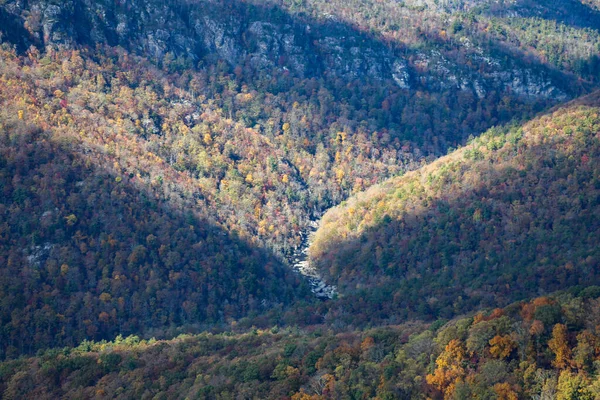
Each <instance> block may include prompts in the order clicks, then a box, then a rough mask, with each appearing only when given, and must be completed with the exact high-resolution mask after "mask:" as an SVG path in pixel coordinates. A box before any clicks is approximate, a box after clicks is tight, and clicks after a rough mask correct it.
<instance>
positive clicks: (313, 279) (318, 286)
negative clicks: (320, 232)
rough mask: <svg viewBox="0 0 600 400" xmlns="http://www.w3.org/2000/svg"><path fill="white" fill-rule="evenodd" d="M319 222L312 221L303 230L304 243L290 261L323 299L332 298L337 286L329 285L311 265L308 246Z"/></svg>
mask: <svg viewBox="0 0 600 400" xmlns="http://www.w3.org/2000/svg"><path fill="white" fill-rule="evenodd" d="M319 222H320V220H317V221H311V223H310V226H309V228H308V229H307V230H306V231H304V232H302V233H301V235H302V243H301V244H300V246H298V247H297V248H296V250H295V251H294V252H293V253H292V255H291V256H290V257H288V261H289V262H290V264H291V266H292V268H293V269H294V270H296V271H298V272H299V273H300V274H301V275H303V276H304V277H306V279H308V282H309V284H310V288H311V291H312V292H313V293H314V295H315V296H316V297H317V298H319V299H322V300H327V299H332V298H333V297H334V296H335V294H336V293H337V289H336V287H335V286H332V285H328V284H327V283H325V281H324V280H323V278H322V277H321V275H320V274H319V272H318V271H317V270H316V269H315V268H314V267H312V266H311V265H310V259H309V257H308V248H309V247H310V245H311V244H312V241H313V238H314V236H315V233H316V232H317V229H318V228H319Z"/></svg>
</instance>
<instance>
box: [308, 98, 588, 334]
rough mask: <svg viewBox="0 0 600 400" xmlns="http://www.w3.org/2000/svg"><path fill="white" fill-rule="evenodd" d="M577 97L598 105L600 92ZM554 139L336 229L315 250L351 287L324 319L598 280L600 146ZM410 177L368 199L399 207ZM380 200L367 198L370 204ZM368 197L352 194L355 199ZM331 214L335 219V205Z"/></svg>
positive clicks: (495, 302) (445, 307) (458, 305)
mask: <svg viewBox="0 0 600 400" xmlns="http://www.w3.org/2000/svg"><path fill="white" fill-rule="evenodd" d="M571 104H572V105H574V106H576V105H587V106H592V107H598V106H599V105H600V93H594V94H593V95H590V96H587V97H586V98H583V99H581V100H578V101H574V102H572V103H571ZM574 129H575V128H574ZM552 144H553V143H552V141H550V142H549V144H547V145H544V144H535V143H533V142H532V141H529V142H528V143H527V144H526V145H523V144H521V145H519V146H518V149H515V150H506V149H502V150H500V151H505V152H508V151H511V152H513V151H514V152H515V154H514V156H512V155H509V158H508V159H507V160H508V161H503V162H496V163H487V162H482V163H478V164H475V165H476V168H475V169H472V170H461V171H463V172H461V174H460V175H459V176H458V177H456V178H455V179H458V181H457V180H453V181H448V182H445V181H443V180H444V179H450V178H439V177H438V178H439V179H442V183H441V185H452V186H450V187H452V188H453V190H449V189H440V190H439V191H434V192H433V193H434V194H432V192H431V191H428V193H429V194H423V195H422V196H421V197H418V198H417V200H415V201H413V202H412V203H410V204H412V206H411V208H402V209H403V210H404V211H403V212H402V215H401V216H400V217H389V216H386V213H385V212H383V214H381V216H380V217H377V218H378V219H375V220H374V221H375V223H374V225H372V226H370V227H369V228H367V229H366V230H365V231H364V232H362V233H361V234H360V235H359V236H358V237H356V238H352V239H347V240H344V239H343V238H342V231H343V230H344V229H346V228H344V227H343V226H344V225H341V226H342V228H337V229H338V230H336V231H335V232H337V233H336V234H335V235H333V236H332V237H331V238H330V240H331V241H330V242H329V243H327V242H322V243H321V244H320V246H323V247H320V249H319V254H320V256H319V258H318V259H317V260H315V261H316V262H317V264H318V266H319V267H320V269H321V270H322V271H323V272H324V273H325V275H326V278H327V279H328V282H330V283H335V284H337V285H338V288H339V291H340V293H341V296H340V298H339V299H338V300H337V301H336V302H333V303H332V304H330V305H329V307H330V308H329V310H328V312H329V314H328V315H327V316H326V321H327V322H328V323H330V324H336V323H337V324H338V325H340V324H341V325H344V324H347V325H348V326H351V327H356V326H364V325H369V324H374V323H380V322H384V321H385V322H388V323H392V324H394V323H398V322H401V321H402V320H405V319H409V318H425V319H430V318H431V319H435V318H440V317H441V318H452V317H453V316H456V315H459V314H463V313H467V312H470V311H473V310H475V309H477V308H482V307H491V308H496V307H503V306H506V305H508V304H510V303H512V302H514V301H518V300H523V299H527V298H531V297H536V296H541V295H545V294H548V293H551V292H555V291H559V290H566V289H569V288H571V287H585V286H590V285H598V284H600V270H599V269H598V262H599V260H600V250H599V249H598V248H597V245H596V238H597V237H598V235H600V219H598V209H599V208H600V187H599V186H598V185H596V184H594V183H593V182H594V179H593V177H592V175H593V165H594V163H595V162H597V160H598V157H600V150H599V148H598V146H597V144H596V146H592V145H591V144H588V146H587V147H579V150H580V153H575V154H573V153H567V152H561V150H560V147H556V146H553V145H552ZM578 145H579V146H581V143H579V144H578ZM565 146H566V145H565ZM565 148H566V147H565ZM507 154H508V153H507ZM525 154H527V156H525ZM511 157H515V158H514V159H513V158H511ZM580 159H581V160H580ZM438 163H439V164H438ZM443 163H444V161H439V162H436V163H434V164H433V165H432V166H428V167H425V168H424V170H425V171H427V172H425V173H423V174H422V175H418V176H419V178H418V179H417V181H420V182H425V181H427V180H428V179H431V178H430V176H433V175H429V174H431V173H432V172H434V171H439V169H437V168H440V167H442V165H443ZM436 165H437V166H436ZM417 173H419V171H417ZM438 178H433V179H434V180H435V179H438ZM573 179H575V180H573ZM459 182H460V183H459ZM409 187H412V185H410V184H409V183H408V181H406V182H405V185H404V186H402V185H398V184H395V185H390V184H387V186H386V189H378V188H377V187H374V188H372V189H370V192H371V193H370V194H369V191H368V192H367V193H366V194H365V196H364V198H366V199H369V198H371V199H377V200H381V199H383V198H386V197H387V199H388V200H387V202H388V204H387V207H390V204H394V201H398V202H400V201H401V200H400V199H403V198H404V196H409V197H410V195H407V193H408V191H410V190H411V189H409ZM390 188H395V189H394V190H391V189H390ZM369 196H371V197H369ZM379 196H383V197H379ZM393 199H398V200H393ZM377 200H375V201H373V200H371V201H367V204H371V206H370V207H371V208H370V210H371V214H373V213H376V212H375V211H374V208H373V207H378V205H377V204H376V203H378V201H377ZM383 202H384V203H385V202H386V200H383ZM360 204H361V200H360V198H359V199H358V200H354V199H353V200H351V201H349V202H348V204H347V205H346V209H350V208H354V207H357V208H360V207H361V205H360ZM330 218H334V219H333V220H331V221H332V223H333V224H336V222H335V218H336V214H332V215H331V216H330ZM370 218H373V217H372V216H371V217H370ZM343 221H344V222H345V223H347V220H346V219H344V220H343ZM338 226H340V225H338Z"/></svg>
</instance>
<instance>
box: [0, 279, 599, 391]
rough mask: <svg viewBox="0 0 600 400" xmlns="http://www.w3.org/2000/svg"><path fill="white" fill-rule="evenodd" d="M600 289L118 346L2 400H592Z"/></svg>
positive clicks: (31, 361)
mask: <svg viewBox="0 0 600 400" xmlns="http://www.w3.org/2000/svg"><path fill="white" fill-rule="evenodd" d="M598 294H599V288H598V287H593V288H588V289H587V290H584V291H575V292H573V293H572V294H567V293H561V294H557V295H554V296H550V297H539V298H536V299H533V300H531V301H525V302H521V303H515V304H512V305H510V306H509V307H506V308H504V309H500V308H497V309H494V310H483V311H481V312H478V313H476V314H473V315H470V316H466V317H460V318H456V319H453V320H451V321H449V322H447V321H443V320H439V321H436V322H435V323H433V324H429V325H428V324H423V323H404V324H402V325H396V326H388V327H379V328H374V329H367V330H357V331H353V332H345V333H338V334H336V333H333V332H332V331H331V330H329V329H327V328H326V327H318V328H316V329H312V330H310V331H301V330H297V329H279V328H276V327H275V328H273V329H270V330H260V329H257V330H253V331H251V332H247V333H244V334H219V335H212V334H200V335H184V336H181V337H178V338H176V339H173V340H169V341H156V340H153V339H150V340H141V339H140V338H139V337H137V336H130V337H126V338H123V337H118V338H117V339H116V340H114V341H111V342H104V341H103V342H84V343H82V344H81V345H79V346H78V347H76V348H64V349H57V350H48V351H46V352H40V354H39V355H38V356H37V357H35V358H22V359H19V360H12V361H6V362H4V363H0V393H1V394H2V395H3V398H5V399H11V400H12V399H21V398H38V399H55V398H98V399H105V398H106V399H150V398H157V399H173V398H198V399H220V398H252V399H292V400H321V399H354V398H362V399H386V400H387V399H389V400H391V399H442V398H445V399H455V398H460V399H499V400H500V399H539V398H542V399H549V398H552V399H559V400H567V399H569V400H572V399H594V398H597V397H598V396H599V395H600V381H599V380H598V378H597V376H598V375H597V373H598V362H599V361H600V358H599V355H600V335H599V332H598V326H599V324H600V299H599V298H597V296H598Z"/></svg>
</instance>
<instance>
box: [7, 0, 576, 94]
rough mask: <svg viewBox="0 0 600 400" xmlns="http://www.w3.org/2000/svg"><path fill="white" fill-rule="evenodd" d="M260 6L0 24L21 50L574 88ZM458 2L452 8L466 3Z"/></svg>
mask: <svg viewBox="0 0 600 400" xmlns="http://www.w3.org/2000/svg"><path fill="white" fill-rule="evenodd" d="M264 3H265V5H264V6H261V5H257V4H249V3H241V2H235V1H225V2H217V1H211V0H196V1H173V2H165V1H158V0H128V1H125V0H114V1H112V0H111V1H108V0H100V1H93V0H66V1H55V0H29V1H25V0H7V1H5V3H4V5H2V6H1V10H2V12H1V14H0V20H3V21H5V22H6V23H5V24H3V26H4V28H3V31H1V33H2V34H3V35H2V36H3V39H4V40H5V41H10V42H12V43H14V44H17V45H18V46H19V47H20V48H22V49H25V48H27V47H28V46H29V45H37V46H38V47H48V46H56V45H58V46H75V45H81V44H83V45H89V46H94V45H95V44H97V43H107V44H109V45H119V46H122V47H124V48H126V49H128V50H130V51H134V52H136V53H139V54H144V55H147V56H150V57H153V58H155V59H157V60H161V59H162V58H163V57H164V56H165V55H166V54H167V53H171V54H173V55H174V56H183V57H185V58H187V59H188V60H192V61H194V63H196V62H199V61H208V62H214V61H216V60H224V61H226V62H227V63H228V64H230V65H231V66H236V65H248V64H249V65H251V66H252V67H254V68H256V69H259V70H261V71H269V70H270V69H273V68H277V69H282V70H288V71H290V73H292V74H294V75H295V76H298V77H312V76H320V75H323V74H330V75H331V74H332V75H334V76H337V77H340V78H343V79H348V80H354V79H373V80H379V81H382V82H387V81H389V84H396V85H398V86H399V87H400V88H402V89H406V90H411V89H413V90H417V89H418V90H459V91H469V92H472V93H473V94H474V95H476V96H478V97H480V98H481V97H482V96H486V95H487V94H488V93H489V92H490V91H495V92H511V93H512V94H513V95H518V96H524V97H531V98H551V99H556V100H564V99H566V98H568V97H570V96H571V95H572V94H573V93H571V91H570V88H569V82H568V81H567V80H566V79H565V77H564V76H558V77H556V76H555V77H553V76H552V73H551V72H550V71H548V70H545V69H544V68H539V69H536V70H533V69H530V68H528V67H523V66H521V65H519V64H518V62H515V61H510V60H509V61H506V60H502V61H501V60H499V59H496V58H495V57H493V56H491V55H489V54H484V53H483V51H482V50H481V49H478V48H476V47H473V48H467V49H466V50H465V48H464V47H465V46H468V43H461V44H460V45H459V46H458V48H457V49H456V50H460V51H463V52H464V54H466V55H467V57H466V59H457V58H452V56H451V55H450V56H449V55H448V54H447V52H443V51H438V50H436V49H435V46H433V49H428V50H426V51H415V50H412V49H402V48H398V47H397V46H396V47H394V46H389V45H385V44H384V43H383V42H382V41H380V40H378V39H377V38H376V37H373V36H372V35H367V34H365V33H363V32H359V31H357V30H356V29H355V28H353V27H351V26H349V25H345V24H344V23H341V22H338V21H337V20H336V19H335V18H334V17H329V18H325V19H324V20H322V21H314V20H310V19H308V18H298V17H294V18H293V17H291V16H290V15H289V14H288V13H287V12H286V10H285V9H282V8H279V7H277V6H275V5H273V4H270V3H269V2H267V1H265V2H264ZM454 3H455V2H454ZM454 3H452V4H454ZM459 3H460V4H454V6H455V8H459V9H463V8H468V7H469V6H470V3H468V2H466V3H465V4H462V2H459ZM448 5H450V3H449V4H448ZM17 28H19V29H17ZM24 33H27V34H26V35H24ZM445 53H446V54H445Z"/></svg>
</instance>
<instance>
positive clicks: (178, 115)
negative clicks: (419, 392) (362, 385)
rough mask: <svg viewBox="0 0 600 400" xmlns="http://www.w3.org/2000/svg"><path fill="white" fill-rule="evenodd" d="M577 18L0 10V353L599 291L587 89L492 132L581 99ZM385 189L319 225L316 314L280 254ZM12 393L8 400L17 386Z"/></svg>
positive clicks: (588, 7) (593, 110)
mask: <svg viewBox="0 0 600 400" xmlns="http://www.w3.org/2000/svg"><path fill="white" fill-rule="evenodd" d="M598 15H599V12H598V3H597V1H595V0H587V1H575V0H569V1H564V2H558V1H551V2H547V1H536V0H516V1H500V2H498V1H470V0H449V1H439V2H438V1H429V0H423V1H420V0H414V1H413V0H410V1H404V2H396V1H381V0H366V1H363V0H360V1H358V0H350V1H338V0H334V1H322V0H294V1H291V0H290V1H288V0H282V1H270V0H247V1H243V0H226V1H213V0H172V1H166V0H131V1H123V0H117V1H106V0H101V1H92V0H66V1H56V0H28V1H21V0H0V359H2V358H18V357H19V356H20V355H23V354H33V353H34V352H35V351H37V350H40V349H47V348H51V347H57V346H58V347H61V346H76V345H77V344H78V343H80V342H81V341H82V340H84V339H88V340H96V341H98V340H102V339H106V340H110V339H112V338H114V337H115V336H116V335H117V334H123V335H130V334H137V335H140V336H141V337H151V336H157V337H167V336H168V337H171V336H173V335H174V334H175V333H178V332H190V331H194V332H196V331H200V330H211V329H214V330H219V329H221V330H222V329H229V328H233V327H235V326H240V325H241V326H244V327H246V326H251V325H252V324H255V325H257V326H267V325H272V324H274V323H279V324H285V325H288V326H294V325H301V326H311V325H313V324H315V323H325V324H328V326H329V327H330V328H332V329H334V330H336V331H337V330H342V329H348V330H349V329H352V328H355V327H357V326H360V327H361V329H363V328H364V327H366V326H370V325H373V324H377V323H379V322H385V323H393V324H399V323H404V322H406V320H407V318H413V317H414V318H417V319H427V320H431V319H432V318H435V317H439V316H442V317H450V316H454V315H458V314H461V313H464V312H466V311H467V310H472V309H475V308H478V307H482V306H485V307H496V306H497V305H506V304H508V303H509V302H511V301H513V300H520V299H525V298H528V297H533V296H536V295H538V294H540V293H538V292H542V293H546V292H549V291H554V290H558V289H563V288H566V287H568V286H572V285H579V284H582V285H583V284H585V285H588V284H593V283H598V276H597V266H598V256H599V255H598V250H597V248H596V245H595V238H597V237H598V233H599V232H598V205H599V203H600V192H599V188H600V184H598V180H599V179H600V178H599V177H598V169H597V168H596V166H595V164H594V163H595V162H597V159H598V155H599V154H598V151H599V150H598V143H597V142H598V137H597V132H598V123H599V122H598V108H597V106H598V104H597V95H594V96H592V97H584V99H585V100H582V102H583V103H585V104H584V105H581V106H575V105H571V106H569V108H565V109H560V110H558V111H555V112H554V113H553V114H548V116H546V117H541V118H539V119H536V120H534V122H530V123H528V124H526V125H525V126H524V127H523V128H519V127H518V125H516V124H518V123H520V122H518V121H525V120H528V119H531V118H533V117H534V116H535V115H538V114H539V113H540V112H544V111H545V110H548V109H549V108H550V107H553V106H556V105H558V104H561V103H563V102H566V101H569V100H571V99H573V98H576V97H579V96H582V95H586V94H589V93H591V92H593V91H594V90H596V89H597V87H598V85H599V84H600V61H599V60H600V59H599V57H598V54H599V52H600V36H599V35H600V33H599V29H600V22H599V21H600V19H599V17H598ZM583 103H582V104H583ZM511 121H515V122H513V123H514V124H515V125H514V127H511V126H509V125H506V124H509V123H510V122H511ZM494 126H508V127H507V128H493V129H492V130H491V131H490V132H488V133H487V134H486V135H484V136H483V137H482V138H479V139H473V138H474V137H475V138H476V137H478V136H479V135H480V134H481V133H482V132H484V131H486V130H488V129H489V128H491V127H494ZM469 138H471V139H469ZM468 141H469V142H470V144H468V145H467V146H466V147H464V148H461V149H460V150H458V151H457V152H454V153H451V154H450V155H449V156H448V157H446V158H444V159H443V160H441V161H438V162H435V163H433V164H431V165H429V166H426V167H424V166H425V165H426V164H427V163H429V162H432V161H434V160H435V159H437V158H438V157H440V156H442V155H444V154H447V153H448V152H451V151H452V149H453V148H458V147H461V146H464V145H465V144H466V143H467V142H468ZM419 167H423V168H422V169H420V170H418V171H417V172H414V173H410V172H409V171H414V170H417V169H418V168H419ZM404 174H406V175H404ZM480 174H481V175H480ZM402 175H404V176H403V177H401V178H393V177H398V176H402ZM479 175H480V177H477V176H479ZM390 178H393V179H392V180H391V181H387V180H388V179H390ZM384 181H385V182H386V183H383V184H382V185H381V186H375V187H374V188H373V189H370V190H369V191H367V192H366V194H360V195H358V197H357V198H353V199H351V200H349V201H348V203H346V204H345V205H343V206H342V207H340V208H339V209H336V210H334V211H332V212H330V213H329V214H328V216H327V217H326V218H325V225H324V227H323V228H322V229H321V231H320V233H319V234H318V236H317V240H316V242H315V243H314V245H313V248H312V250H311V251H312V253H311V254H312V258H313V260H314V262H315V265H316V266H318V267H319V268H320V270H321V271H323V273H324V275H325V277H326V279H328V280H329V281H331V282H335V283H337V284H339V285H340V289H341V296H340V298H339V299H337V300H334V301H328V302H320V301H317V300H316V299H314V298H311V295H310V293H309V290H308V287H307V284H306V282H305V281H304V280H303V279H302V277H301V276H299V275H298V274H296V273H294V272H292V271H291V269H290V268H289V265H288V261H289V259H290V258H291V255H292V254H294V252H295V251H296V252H297V248H298V247H299V246H300V245H303V244H305V243H306V237H307V232H308V231H309V230H310V227H311V223H314V222H315V221H316V220H317V219H318V218H319V217H320V216H321V215H322V213H323V212H325V211H326V210H327V209H329V208H330V207H332V206H335V205H338V204H340V203H342V202H344V201H345V200H346V199H348V198H350V197H351V196H353V195H357V194H358V193H361V192H363V191H364V190H367V189H369V188H370V187H372V186H373V185H377V184H379V183H381V182H384ZM373 288H376V290H371V289H373ZM425 294H426V296H425V299H426V301H423V298H424V295H425ZM416 325H417V326H421V324H420V323H416ZM307 329H310V328H307ZM327 335H330V334H329V333H328V334H327ZM350 335H351V336H352V335H354V336H355V337H357V338H358V337H360V336H361V335H362V333H360V332H356V333H353V334H350ZM297 339H298V338H297V337H295V338H294V339H290V340H291V341H293V340H297ZM235 340H238V339H235ZM240 340H241V339H240ZM332 340H333V339H332ZM336 340H337V339H336ZM353 340H354V339H353ZM356 340H358V339H356ZM209 341H212V339H209ZM161 343H163V342H161ZM52 354H53V353H52ZM54 356H57V357H58V358H60V357H62V356H60V355H56V354H54V355H52V356H51V357H54ZM111 357H112V356H111ZM109 358H110V357H109ZM89 360H90V359H86V362H88V361H89ZM380 361H381V360H379V361H377V362H380ZM20 362H21V361H19V362H17V363H20ZM77 362H78V361H77ZM94 362H96V361H94ZM119 362H120V361H119ZM100 364H101V363H100ZM100 364H98V365H100ZM117 364H118V363H117ZM313 364H314V363H313ZM6 365H9V364H5V366H6ZM10 365H12V364H10ZM15 365H17V364H15ZM18 365H21V364H18ZM23 365H25V364H23ZM132 365H133V364H132ZM285 367H286V368H287V365H286V366H285ZM3 368H4V367H3ZM7 368H8V367H7ZM10 368H12V367H10ZM52 368H53V367H51V369H52ZM94 368H96V367H94ZM282 368H283V367H282ZM290 368H292V367H290ZM293 368H298V369H300V367H299V365H294V366H293ZM293 368H292V369H290V371H292V372H293ZM132 369H135V368H133V367H132ZM6 371H8V370H6ZM106 371H108V370H102V371H100V372H101V373H104V372H106ZM111 371H112V370H111ZM286 371H287V369H286ZM292 372H290V373H292ZM7 373H8V372H7ZM52 373H54V372H52ZM261 373H262V372H261ZM269 373H270V372H269ZM286 373H287V372H286ZM419 373H420V372H419ZM4 374H5V372H4V370H1V371H0V380H3V381H6V382H8V380H9V378H4V377H5V376H6V377H8V376H9V375H4ZM58 374H59V375H60V374H61V372H58ZM98 374H99V372H98V370H94V372H92V375H94V376H96V377H99V375H98ZM302 374H305V373H304V372H302ZM17 375H18V376H17V377H16V378H15V377H14V376H13V375H10V380H11V383H10V384H8V386H6V388H4V389H6V390H7V391H8V392H7V393H9V392H10V393H12V392H11V390H13V389H11V388H12V387H15V388H16V386H14V385H17V386H18V385H19V384H15V383H14V382H15V379H16V380H18V379H20V378H19V377H23V379H25V381H24V382H31V381H29V378H27V377H25V375H27V374H24V373H19V374H17ZM51 375H52V374H51ZM284 375H285V374H284ZM284 375H281V376H284ZM292 375H293V374H292ZM57 376H58V375H52V378H51V379H50V378H49V379H50V380H51V381H52V382H54V383H56V382H57V381H61V380H62V379H63V378H66V377H65V376H58V378H57ZM261 376H262V375H261ZM269 376H270V375H269ZM285 376H287V375H285ZM181 377H182V376H181V375H177V376H176V377H173V378H172V379H173V380H174V381H178V380H179V378H181ZM44 379H45V378H44ZM86 379H87V378H86ZM90 379H91V378H90ZM107 379H108V380H110V379H112V377H109V378H107ZM169 379H170V378H169ZM206 379H208V378H206ZM219 379H221V378H218V379H217V380H219ZM228 379H229V378H228ZM277 379H279V378H277ZM286 379H287V378H286ZM86 382H88V381H86ZM89 382H91V381H89ZM219 382H220V381H219ZM298 382H301V380H299V381H298ZM180 383H181V382H180ZM221 383H222V382H221ZM34 384H36V383H34ZM41 384H42V382H37V385H41ZM45 384H46V383H44V385H45ZM219 384H220V383H219ZM229 384H231V385H233V386H235V385H236V384H237V383H231V382H230V383H229ZM302 384H303V383H302ZM511 384H512V383H511ZM11 385H12V386H11ZM161 385H162V384H161ZM211 385H212V386H215V385H214V384H212V383H211ZM285 385H288V383H286V384H285ZM290 385H291V386H290ZM290 385H288V386H285V387H284V388H283V389H280V390H281V391H280V392H276V393H283V392H286V393H291V392H293V391H297V390H298V389H299V388H300V386H301V384H300V383H298V384H295V385H296V386H294V385H293V384H290ZM419 385H420V383H419ZM9 386H10V387H9ZM86 386H87V384H86ZM417 386H418V385H417ZM269 388H270V386H268V385H265V386H261V389H260V390H270V389H269ZM38 389H39V390H40V395H43V396H46V395H47V396H50V397H51V396H53V395H57V393H54V394H44V393H43V390H42V388H41V387H40V388H38ZM15 390H17V391H16V392H14V393H19V390H21V389H18V388H17V389H15ZM73 390H75V391H77V390H79V388H76V389H73ZM135 390H138V389H135ZM135 390H134V392H130V394H129V396H133V397H137V396H138V395H141V394H144V393H145V392H144V391H141V392H140V391H135ZM140 390H141V389H140ZM144 390H145V389H144ZM219 390H221V389H219ZM223 390H229V391H237V390H238V388H228V389H223ZM252 390H254V388H253V389H252ZM278 390H279V389H278ZM340 390H342V389H340ZM365 390H367V389H365ZM369 390H370V389H369ZM432 390H433V389H432ZM515 390H516V389H515ZM107 393H108V392H107ZM131 393H134V394H131ZM257 393H259V392H257ZM260 393H265V392H260ZM274 393H275V392H274ZM415 393H416V392H415ZM87 394H88V395H89V393H87ZM100 394H101V393H100ZM100 394H98V395H100ZM65 395H67V396H68V397H77V396H76V393H75V392H73V393H71V394H65ZM145 395H146V394H144V396H145ZM165 395H166V396H167V397H169V396H168V394H165ZM11 396H13V395H11ZM15 396H17V395H15ZM43 396H42V397H43ZM124 396H127V395H124ZM17 397H18V396H17Z"/></svg>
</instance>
